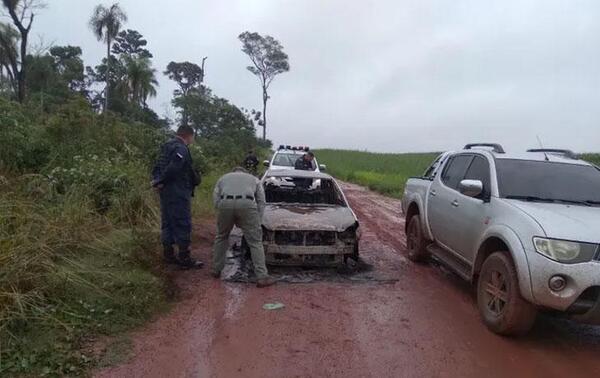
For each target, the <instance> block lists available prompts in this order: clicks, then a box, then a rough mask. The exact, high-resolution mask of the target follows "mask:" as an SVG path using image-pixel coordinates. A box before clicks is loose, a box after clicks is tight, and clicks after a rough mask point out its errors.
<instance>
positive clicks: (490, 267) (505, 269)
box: [477, 251, 537, 336]
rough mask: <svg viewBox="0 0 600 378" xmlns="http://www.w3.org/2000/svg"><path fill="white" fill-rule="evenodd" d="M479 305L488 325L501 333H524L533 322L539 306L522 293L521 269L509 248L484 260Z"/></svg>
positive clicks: (479, 284)
mask: <svg viewBox="0 0 600 378" xmlns="http://www.w3.org/2000/svg"><path fill="white" fill-rule="evenodd" d="M477 307H478V308H479V313H480V315H481V318H482V320H483V322H484V323H485V325H486V326H487V327H488V328H489V329H490V330H491V331H493V332H495V333H497V334H500V335H504V336H518V335H523V334H525V333H527V332H528V331H529V330H530V329H531V327H532V326H533V323H534V322H535V318H536V315H537V309H536V308H535V306H533V305H532V304H531V303H529V302H527V301H526V300H525V299H524V298H523V297H522V296H521V292H520V288H519V280H518V276H517V270H516V268H515V264H514V263H513V261H512V259H511V257H510V255H509V254H508V252H505V251H502V252H494V253H492V254H491V255H490V256H489V257H488V258H487V259H486V260H485V261H484V262H483V266H482V267H481V272H480V274H479V280H478V282H477Z"/></svg>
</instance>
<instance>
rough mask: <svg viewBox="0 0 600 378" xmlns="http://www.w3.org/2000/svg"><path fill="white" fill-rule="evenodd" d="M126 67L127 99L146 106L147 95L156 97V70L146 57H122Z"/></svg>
mask: <svg viewBox="0 0 600 378" xmlns="http://www.w3.org/2000/svg"><path fill="white" fill-rule="evenodd" d="M124 61H125V67H126V69H127V83H128V87H129V100H130V101H131V102H133V103H135V104H137V105H140V106H143V107H146V100H147V99H148V97H156V86H158V80H156V70H155V69H154V68H152V64H151V62H150V59H148V58H131V57H127V56H126V57H124Z"/></svg>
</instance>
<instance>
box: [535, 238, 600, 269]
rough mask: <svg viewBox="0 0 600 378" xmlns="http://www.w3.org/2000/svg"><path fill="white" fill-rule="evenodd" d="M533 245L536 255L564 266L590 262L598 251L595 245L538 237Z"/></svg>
mask: <svg viewBox="0 0 600 378" xmlns="http://www.w3.org/2000/svg"><path fill="white" fill-rule="evenodd" d="M533 245H534V246H535V250H536V251H537V252H538V253H540V254H542V255H544V256H546V257H548V258H549V259H552V260H554V261H558V262H561V263H565V264H577V263H582V262H587V261H591V260H592V259H593V258H594V255H595V254H596V250H597V249H598V245H596V244H590V243H579V242H574V241H569V240H558V239H548V238H540V237H534V238H533Z"/></svg>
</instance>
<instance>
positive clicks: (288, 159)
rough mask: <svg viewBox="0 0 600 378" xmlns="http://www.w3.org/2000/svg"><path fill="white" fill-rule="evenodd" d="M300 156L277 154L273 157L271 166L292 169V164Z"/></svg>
mask: <svg viewBox="0 0 600 378" xmlns="http://www.w3.org/2000/svg"><path fill="white" fill-rule="evenodd" d="M300 156H302V155H298V154H287V153H282V152H280V153H278V154H276V155H275V158H274V159H273V165H279V166H283V167H293V166H294V163H295V162H296V160H298V158H299V157H300Z"/></svg>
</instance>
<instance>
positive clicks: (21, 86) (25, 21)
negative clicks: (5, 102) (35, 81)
mask: <svg viewBox="0 0 600 378" xmlns="http://www.w3.org/2000/svg"><path fill="white" fill-rule="evenodd" d="M2 4H3V5H4V8H5V9H6V11H7V12H8V15H9V16H10V19H11V20H12V22H13V24H14V25H15V27H16V28H17V31H18V32H19V41H20V49H19V54H18V61H16V62H15V64H12V70H13V72H12V74H13V76H14V80H15V81H16V85H15V87H16V88H15V89H16V95H17V99H18V100H19V102H21V103H22V102H23V101H25V97H26V90H27V89H26V85H25V83H26V80H27V63H28V62H27V59H26V57H27V44H28V42H29V32H30V31H31V27H32V26H33V19H34V18H35V15H36V12H37V10H39V9H41V8H43V7H44V6H45V4H44V3H42V2H41V1H39V0H2ZM15 60H16V57H15Z"/></svg>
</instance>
